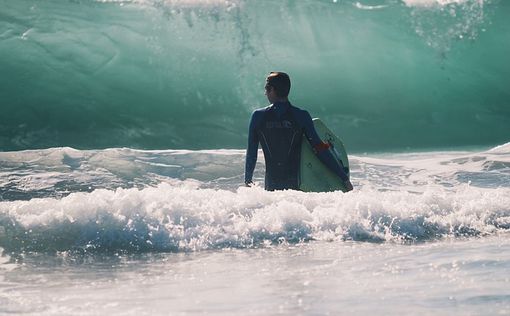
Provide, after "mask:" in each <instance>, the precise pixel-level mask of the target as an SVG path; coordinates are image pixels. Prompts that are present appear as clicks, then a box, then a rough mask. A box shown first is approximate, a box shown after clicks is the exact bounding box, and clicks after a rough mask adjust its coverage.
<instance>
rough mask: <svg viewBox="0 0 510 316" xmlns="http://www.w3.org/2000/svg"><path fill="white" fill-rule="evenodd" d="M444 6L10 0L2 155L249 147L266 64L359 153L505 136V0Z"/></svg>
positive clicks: (508, 35) (0, 21)
mask: <svg viewBox="0 0 510 316" xmlns="http://www.w3.org/2000/svg"><path fill="white" fill-rule="evenodd" d="M439 3H443V4H442V5H439V4H438V2H436V1H412V0H406V1H398V0H385V1H319V0H306V1H299V2H295V1H267V0H266V1H264V0H262V1H241V0H237V1H235V0H234V1H205V0H204V1H191V0H188V1H158V0H144V1H134V0H133V1H92V0H82V1H60V0H59V1H57V0H52V1H29V0H19V1H11V0H1V1H0V8H1V10H0V60H1V62H0V73H1V75H0V99H1V105H0V107H1V109H2V115H1V116H0V150H22V149H35V148H48V147H60V146H70V147H73V148H79V149H97V148H110V147H129V148H140V149H169V148H170V149H217V148H244V146H245V143H246V130H247V124H248V120H249V116H250V113H251V111H252V110H253V109H255V108H258V107H262V106H265V105H266V103H267V101H266V100H265V97H264V95H263V85H264V78H265V76H266V75H267V73H268V72H269V71H272V70H285V71H287V72H289V74H290V75H291V77H292V79H293V91H292V94H291V100H292V101H293V102H294V103H295V104H296V105H298V106H301V107H304V108H306V109H308V110H309V111H310V112H311V113H312V115H313V116H316V117H321V118H323V119H324V120H325V121H326V122H327V123H328V125H329V126H331V127H332V129H333V130H334V131H335V132H336V133H338V134H339V135H340V136H341V137H342V138H343V139H344V140H345V143H346V146H347V147H348V149H350V150H351V151H356V152H373V151H388V150H391V151H400V150H406V149H407V150H409V149H410V150H420V149H423V148H439V147H441V148H445V147H453V146H470V145H478V146H494V145H499V144H502V143H505V142H507V141H508V139H509V136H510V112H509V109H510V93H509V90H508V76H509V74H510V65H509V63H508V60H507V59H508V56H510V22H509V20H508V18H507V17H508V14H509V13H510V4H509V3H508V2H506V1H497V0H493V1H474V0H470V1H443V2H439ZM205 135H206V136H205Z"/></svg>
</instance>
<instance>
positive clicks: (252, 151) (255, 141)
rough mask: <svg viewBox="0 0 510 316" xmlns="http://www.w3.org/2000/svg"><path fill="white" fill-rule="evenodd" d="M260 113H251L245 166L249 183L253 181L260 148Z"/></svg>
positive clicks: (246, 179)
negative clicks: (258, 133) (258, 132)
mask: <svg viewBox="0 0 510 316" xmlns="http://www.w3.org/2000/svg"><path fill="white" fill-rule="evenodd" d="M258 118H259V115H258V112H257V111H255V112H253V114H252V115H251V120H250V127H249V130H248V149H247V150H246V164H245V168H244V183H245V184H246V185H249V184H250V183H252V178H253V171H254V170H255V165H256V164H257V153H258V149H259V138H258V135H257V131H256V127H257V125H258V124H257V121H258Z"/></svg>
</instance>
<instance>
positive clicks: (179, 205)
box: [0, 180, 510, 253]
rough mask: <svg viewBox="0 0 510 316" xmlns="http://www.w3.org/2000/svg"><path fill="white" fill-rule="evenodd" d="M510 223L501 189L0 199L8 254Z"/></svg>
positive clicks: (111, 193) (480, 228) (196, 189)
mask: <svg viewBox="0 0 510 316" xmlns="http://www.w3.org/2000/svg"><path fill="white" fill-rule="evenodd" d="M508 229H510V189H508V188H499V189H483V188H475V187H471V186H469V185H463V186H461V187H459V188H458V189H457V190H455V191H453V192H452V191H451V190H446V189H444V188H441V187H430V188H428V189H427V190H426V191H425V192H424V193H422V194H414V193H409V192H380V191H374V190H371V189H361V190H358V191H354V192H350V193H347V194H343V193H340V192H331V193H303V192H297V191H280V192H266V191H264V190H263V189H262V188H259V187H255V188H244V187H243V188H239V189H238V190H237V191H234V192H232V191H228V190H221V189H220V190H218V189H204V188H200V186H199V183H198V182H197V181H189V180H187V181H179V180H176V181H174V183H162V184H160V185H158V186H156V187H149V188H145V189H142V190H140V189H136V188H132V189H117V190H106V189H100V190H95V191H93V192H91V193H83V192H82V193H73V194H70V195H68V196H66V197H64V198H61V199H55V198H42V199H32V200H30V201H12V202H2V203H0V247H2V248H4V250H5V251H8V252H24V251H37V252H59V251H79V252H135V253H137V252H153V251H154V252H178V251H197V250H205V249H218V248H230V247H234V248H256V247H263V246H269V245H273V244H278V243H286V242H303V241H309V240H326V241H345V240H355V241H369V242H397V243H400V242H422V241H432V240H437V239H441V238H448V237H463V236H465V237H471V236H484V235H490V234H497V233H501V232H505V231H508Z"/></svg>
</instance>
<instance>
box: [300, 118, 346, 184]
mask: <svg viewBox="0 0 510 316" xmlns="http://www.w3.org/2000/svg"><path fill="white" fill-rule="evenodd" d="M313 124H314V126H315V130H316V131H317V134H318V135H319V137H320V138H321V139H322V141H323V142H325V143H328V144H330V146H331V147H330V148H329V149H328V150H329V151H330V152H331V153H332V154H333V156H334V157H335V158H336V159H337V160H338V161H341V162H342V164H343V166H344V171H345V172H346V174H347V176H349V159H348V157H347V152H346V151H345V147H344V144H343V143H342V141H341V140H340V138H338V137H337V136H336V135H335V134H333V132H331V130H330V129H329V128H328V127H327V126H326V125H325V124H324V123H323V122H322V121H321V120H320V119H318V118H315V119H313ZM299 189H300V190H301V191H304V192H330V191H337V190H341V191H343V192H346V191H347V190H346V188H345V186H344V183H343V181H342V179H340V177H339V176H338V175H336V174H334V173H333V172H332V171H331V170H330V169H329V168H328V167H327V166H326V165H324V164H323V163H322V162H321V161H320V160H319V158H317V156H316V155H315V153H314V152H313V149H312V146H311V145H310V143H309V142H308V140H307V139H306V137H305V136H303V140H302V144H301V165H300V184H299Z"/></svg>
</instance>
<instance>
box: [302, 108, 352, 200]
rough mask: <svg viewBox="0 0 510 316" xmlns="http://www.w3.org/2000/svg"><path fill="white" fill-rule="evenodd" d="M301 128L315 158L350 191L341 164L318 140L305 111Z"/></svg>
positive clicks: (347, 179)
mask: <svg viewBox="0 0 510 316" xmlns="http://www.w3.org/2000/svg"><path fill="white" fill-rule="evenodd" d="M303 127H304V129H305V135H306V138H307V139H308V142H309V143H310V145H312V148H313V149H314V152H315V154H316V156H317V157H318V158H319V159H320V161H322V163H324V164H325V165H326V166H327V167H328V168H329V169H330V170H331V171H333V172H334V173H335V174H336V175H338V176H339V177H340V178H341V179H342V181H343V182H344V184H345V186H346V188H347V190H348V191H351V190H352V189H353V188H352V184H351V182H350V181H349V177H348V176H347V174H346V173H345V171H344V169H343V165H342V162H341V161H340V162H339V161H337V159H335V157H334V156H333V154H332V153H331V152H330V151H329V150H328V148H329V146H327V145H326V144H324V143H323V142H322V140H321V139H320V137H319V135H318V134H317V131H316V130H315V127H314V126H313V121H312V117H311V116H310V113H308V112H307V111H303Z"/></svg>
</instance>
